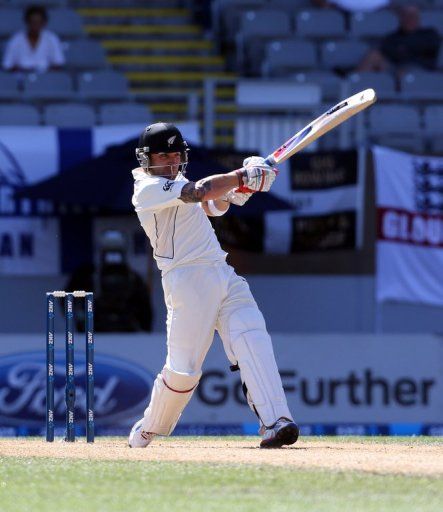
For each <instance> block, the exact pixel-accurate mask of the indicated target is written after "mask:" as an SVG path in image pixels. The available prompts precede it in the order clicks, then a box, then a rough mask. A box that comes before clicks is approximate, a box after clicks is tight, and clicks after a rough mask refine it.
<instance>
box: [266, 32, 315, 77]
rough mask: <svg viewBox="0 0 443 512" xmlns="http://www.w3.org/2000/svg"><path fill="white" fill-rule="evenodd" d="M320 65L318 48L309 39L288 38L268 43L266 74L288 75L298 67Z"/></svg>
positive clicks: (306, 67)
mask: <svg viewBox="0 0 443 512" xmlns="http://www.w3.org/2000/svg"><path fill="white" fill-rule="evenodd" d="M317 66H318V60H317V49H316V47H315V45H314V44H313V43H311V42H309V41H298V40H293V39H286V40H281V41H272V42H270V43H268V44H267V45H266V49H265V60H264V62H263V66H262V72H263V74H264V75H266V76H272V75H275V76H282V75H288V73H290V72H291V71H292V72H294V71H295V70H297V69H311V68H315V67H317Z"/></svg>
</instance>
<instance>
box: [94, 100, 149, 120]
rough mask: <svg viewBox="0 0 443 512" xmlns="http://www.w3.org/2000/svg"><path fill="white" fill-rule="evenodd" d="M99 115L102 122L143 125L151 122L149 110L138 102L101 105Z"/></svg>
mask: <svg viewBox="0 0 443 512" xmlns="http://www.w3.org/2000/svg"><path fill="white" fill-rule="evenodd" d="M99 117H100V121H101V123H102V124H130V123H134V124H135V123H140V124H144V125H148V124H151V122H153V119H152V113H151V111H150V110H149V109H148V108H147V107H146V106H145V105H141V104H140V103H108V104H104V105H101V107H100V109H99Z"/></svg>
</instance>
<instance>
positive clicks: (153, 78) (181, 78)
mask: <svg viewBox="0 0 443 512" xmlns="http://www.w3.org/2000/svg"><path fill="white" fill-rule="evenodd" d="M125 75H126V77H127V78H128V80H129V81H130V82H131V83H132V84H134V85H135V84H139V85H140V84H142V83H144V84H146V87H153V85H152V84H153V83H160V84H163V85H164V84H165V83H166V85H168V84H170V83H190V82H202V81H203V80H204V79H205V78H235V74H234V73H216V72H204V71H181V72H161V71H132V72H128V73H125Z"/></svg>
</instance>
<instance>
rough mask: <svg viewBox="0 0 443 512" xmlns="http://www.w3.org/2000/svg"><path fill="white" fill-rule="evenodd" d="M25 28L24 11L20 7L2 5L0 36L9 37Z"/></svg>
mask: <svg viewBox="0 0 443 512" xmlns="http://www.w3.org/2000/svg"><path fill="white" fill-rule="evenodd" d="M22 28H23V12H22V11H21V10H20V9H9V8H7V7H2V9H1V16H0V38H9V37H11V36H12V34H14V33H15V32H17V31H18V30H20V29H22Z"/></svg>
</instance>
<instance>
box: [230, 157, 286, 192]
mask: <svg viewBox="0 0 443 512" xmlns="http://www.w3.org/2000/svg"><path fill="white" fill-rule="evenodd" d="M237 172H238V173H241V178H240V175H239V188H238V189H237V190H236V192H243V193H247V192H267V191H268V190H269V189H270V188H271V186H272V184H273V183H274V180H275V177H276V175H277V170H276V169H273V168H272V167H271V166H269V165H268V164H266V163H265V159H264V158H263V157H261V156H248V157H247V158H245V159H244V160H243V168H242V169H240V170H239V171H237ZM241 181H243V184H242V183H241ZM248 199H249V198H248Z"/></svg>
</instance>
